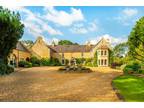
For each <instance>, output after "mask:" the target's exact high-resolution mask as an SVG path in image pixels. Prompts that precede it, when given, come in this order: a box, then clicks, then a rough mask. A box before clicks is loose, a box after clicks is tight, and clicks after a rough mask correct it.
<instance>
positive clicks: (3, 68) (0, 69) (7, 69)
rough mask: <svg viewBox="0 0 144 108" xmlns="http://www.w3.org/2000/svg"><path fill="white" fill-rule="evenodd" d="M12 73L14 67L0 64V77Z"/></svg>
mask: <svg viewBox="0 0 144 108" xmlns="http://www.w3.org/2000/svg"><path fill="white" fill-rule="evenodd" d="M12 72H14V67H12V66H10V65H5V64H0V75H4V74H10V73H12Z"/></svg>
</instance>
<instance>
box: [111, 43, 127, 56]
mask: <svg viewBox="0 0 144 108" xmlns="http://www.w3.org/2000/svg"><path fill="white" fill-rule="evenodd" d="M127 52H128V45H127V43H126V42H123V43H120V44H118V45H116V46H115V47H114V49H113V54H114V56H115V57H123V56H125V55H126V54H127Z"/></svg>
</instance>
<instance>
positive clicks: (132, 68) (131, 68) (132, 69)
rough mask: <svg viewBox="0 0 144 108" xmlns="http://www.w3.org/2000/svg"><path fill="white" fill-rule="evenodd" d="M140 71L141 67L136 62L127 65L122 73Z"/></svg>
mask: <svg viewBox="0 0 144 108" xmlns="http://www.w3.org/2000/svg"><path fill="white" fill-rule="evenodd" d="M140 69H141V65H140V64H139V63H138V62H135V61H134V62H129V64H127V65H126V66H125V67H124V69H123V71H124V73H139V70H140Z"/></svg>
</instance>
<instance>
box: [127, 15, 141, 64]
mask: <svg viewBox="0 0 144 108" xmlns="http://www.w3.org/2000/svg"><path fill="white" fill-rule="evenodd" d="M128 46H129V55H130V56H132V57H133V58H134V59H136V60H139V61H141V62H144V17H142V18H140V19H139V21H137V22H136V25H135V26H134V28H133V29H132V31H131V33H130V35H129V37H128Z"/></svg>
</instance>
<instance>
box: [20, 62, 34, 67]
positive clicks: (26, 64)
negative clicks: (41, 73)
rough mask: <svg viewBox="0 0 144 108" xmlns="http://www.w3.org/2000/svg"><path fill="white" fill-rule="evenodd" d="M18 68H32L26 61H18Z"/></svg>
mask: <svg viewBox="0 0 144 108" xmlns="http://www.w3.org/2000/svg"><path fill="white" fill-rule="evenodd" d="M19 67H25V68H29V67H32V63H30V62H27V61H19Z"/></svg>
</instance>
